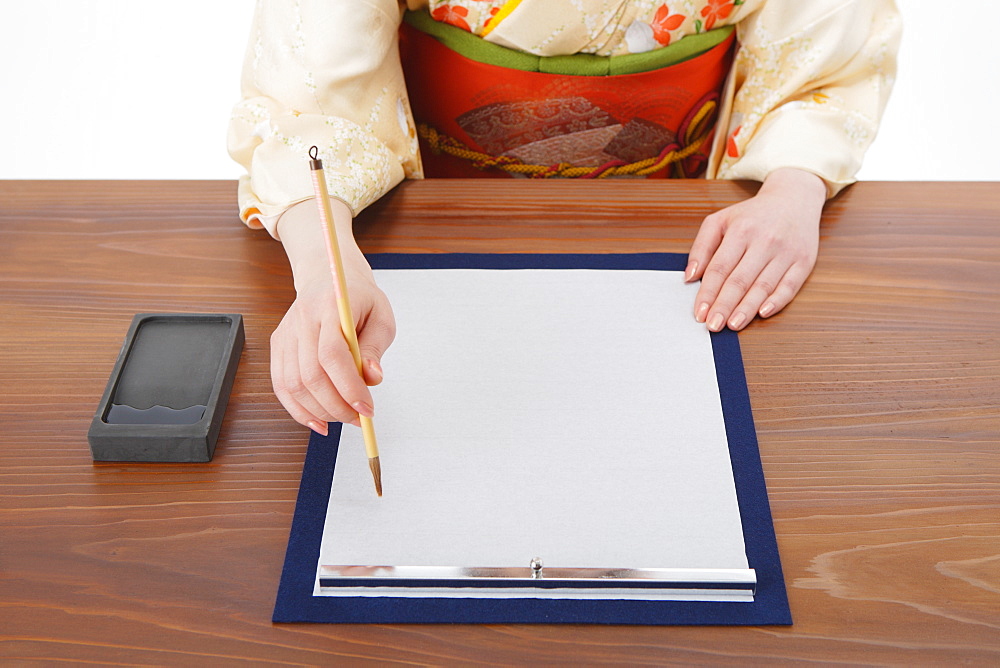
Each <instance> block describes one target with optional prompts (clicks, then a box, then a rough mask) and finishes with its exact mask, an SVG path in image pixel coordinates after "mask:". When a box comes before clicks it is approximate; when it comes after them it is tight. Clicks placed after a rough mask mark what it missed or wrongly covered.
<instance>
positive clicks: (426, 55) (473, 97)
mask: <svg viewBox="0 0 1000 668" xmlns="http://www.w3.org/2000/svg"><path fill="white" fill-rule="evenodd" d="M477 39H478V38H477ZM682 41H683V40H682ZM734 42H735V34H734V33H732V32H730V33H729V34H728V36H727V37H726V38H725V39H724V40H722V41H721V42H718V43H717V44H716V45H714V46H712V47H711V48H709V49H707V50H706V51H704V52H702V53H700V54H697V55H695V56H693V57H691V58H688V59H687V60H683V61H682V62H678V63H676V64H673V65H669V66H667V67H662V68H659V69H653V70H650V71H644V72H637V73H634V74H610V75H606V76H588V75H578V74H551V73H547V72H539V71H525V70H521V69H514V68H510V67H504V66H501V65H496V64H490V63H486V62H480V61H478V60H473V59H472V58H469V57H466V56H464V55H462V54H461V53H459V52H457V51H455V50H453V49H451V48H449V47H448V46H445V45H444V44H442V43H441V42H440V41H439V40H438V39H436V38H435V37H433V36H431V35H430V34H427V33H426V32H423V31H421V30H418V29H417V28H415V27H413V26H412V25H410V24H409V23H407V22H404V23H403V25H402V27H401V29H400V55H401V59H402V63H403V71H404V74H405V77H406V83H407V91H408V95H409V98H410V105H411V107H412V109H413V115H414V119H415V121H416V122H417V128H418V133H419V135H420V142H421V157H422V160H423V165H424V173H425V175H426V176H428V177H470V176H481V177H482V176H489V177H498V176H499V177H504V176H526V177H532V178H547V177H553V176H556V177H571V178H572V177H575V178H603V177H608V176H646V177H660V178H664V177H666V178H669V177H695V176H700V175H702V174H703V173H704V171H705V166H706V164H707V161H708V156H707V152H708V150H709V147H710V146H711V141H712V135H713V133H714V129H715V120H716V116H717V113H716V112H717V104H716V103H717V101H718V99H719V95H720V94H721V92H722V87H723V85H724V84H725V80H726V76H727V75H728V73H729V69H730V65H731V63H732V57H733V44H734ZM678 44H680V42H678ZM497 48H502V47H497ZM515 53H516V52H515ZM623 57H624V58H630V57H632V56H623ZM571 58H572V57H571ZM587 58H591V59H595V58H596V57H594V56H587Z"/></svg>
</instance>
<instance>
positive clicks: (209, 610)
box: [0, 180, 1000, 665]
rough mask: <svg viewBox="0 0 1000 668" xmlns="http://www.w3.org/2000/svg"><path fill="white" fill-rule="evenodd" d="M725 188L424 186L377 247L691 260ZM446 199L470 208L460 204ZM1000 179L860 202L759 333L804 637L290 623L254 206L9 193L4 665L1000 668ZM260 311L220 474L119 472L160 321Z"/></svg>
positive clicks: (0, 482) (791, 580)
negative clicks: (148, 317) (281, 602)
mask: <svg viewBox="0 0 1000 668" xmlns="http://www.w3.org/2000/svg"><path fill="white" fill-rule="evenodd" d="M751 192H752V187H751V186H749V185H741V184H736V183H724V182H704V181H694V182H669V183H663V182H660V183H652V182H614V183H610V182H609V183H603V182H597V183H587V184H584V183H576V182H552V183H543V182H524V181H521V182H511V181H492V180H489V181H488V180H482V181H444V180H441V181H428V182H413V183H407V184H405V185H404V186H402V187H400V188H398V189H397V190H396V191H394V192H393V193H392V194H391V195H390V196H388V197H387V198H386V199H385V200H384V201H383V202H381V203H380V204H378V205H376V206H375V207H373V208H372V209H370V210H369V211H367V212H365V213H364V214H363V216H362V217H361V218H360V219H359V221H358V223H357V230H358V236H359V239H360V242H361V245H362V247H363V248H364V250H366V251H369V252H378V251H401V252H414V253H423V252H440V251H474V252H483V251H487V252H509V251H522V252H595V251H596V252H606V251H607V252H612V251H614V252H631V251H678V252H684V251H686V250H687V249H688V246H689V244H690V242H691V240H692V239H693V237H694V234H695V230H696V229H697V226H698V224H699V222H700V220H701V219H702V218H703V217H704V216H705V215H706V214H708V213H710V212H711V211H713V210H715V209H717V208H719V207H722V206H724V205H727V204H730V203H732V202H735V201H737V200H738V199H740V198H743V197H745V196H747V195H748V194H749V193H751ZM445 203H447V205H446V206H445V205H444V204H445ZM998 219H1000V183H992V184H988V183H981V184H974V183H964V184H963V183H905V184H904V183H862V184H858V185H856V186H854V187H852V188H850V189H849V190H848V191H847V192H846V193H844V194H843V195H842V196H840V197H839V198H838V199H836V200H835V201H833V202H831V203H830V204H829V205H828V208H827V212H826V215H825V219H824V224H823V228H822V242H821V244H822V245H821V251H820V260H819V264H818V266H817V267H816V270H815V273H814V274H813V276H812V278H811V279H810V281H809V282H808V283H807V285H806V287H805V289H804V290H803V292H802V293H801V294H800V296H799V297H798V298H797V299H796V300H795V301H794V302H793V304H792V305H791V306H790V307H789V308H788V309H786V311H784V312H783V313H781V314H779V315H777V316H775V317H774V318H772V319H770V320H768V321H764V322H757V323H755V324H753V325H752V326H751V327H750V328H749V329H747V330H746V331H745V332H744V333H742V334H741V335H740V339H741V342H742V346H743V354H744V358H745V361H746V371H747V377H748V383H749V387H750V395H751V399H752V403H753V408H754V415H755V418H756V423H757V430H758V435H759V439H760V450H761V455H762V458H763V463H764V471H765V475H766V477H767V483H768V487H769V492H770V499H771V504H772V508H773V512H774V519H775V527H776V530H777V535H778V543H779V547H780V550H781V556H782V560H783V565H784V569H785V577H786V581H787V585H788V590H789V596H790V599H791V607H792V614H793V616H794V618H795V624H794V626H791V627H758V628H737V627H718V628H714V627H713V628H693V627H665V628H656V627H604V626H543V625H539V626H461V625H456V626H420V625H414V626H348V625H344V626H337V625H272V624H271V621H270V617H271V609H272V605H273V603H274V597H275V592H276V590H277V585H278V578H279V573H280V569H281V566H282V560H283V556H284V551H285V546H286V541H287V538H288V530H289V526H290V523H291V517H292V512H293V508H294V503H295V495H296V491H297V489H298V483H299V474H300V471H301V467H302V462H303V456H304V453H305V447H306V441H307V437H306V436H307V435H306V432H305V430H304V429H303V428H301V427H299V426H298V425H297V424H295V423H294V422H293V421H292V420H291V419H290V418H289V417H288V416H287V415H286V414H285V413H284V411H283V410H282V408H281V406H280V405H279V404H278V402H277V401H276V399H275V398H274V396H273V395H272V393H271V390H270V381H269V376H268V336H269V334H270V332H271V330H272V329H273V328H274V327H275V325H276V324H277V323H278V321H279V319H280V318H281V316H282V314H283V312H284V310H285V308H286V307H287V305H288V304H289V303H290V301H291V299H292V296H293V293H292V287H291V280H290V274H289V269H288V266H287V263H286V261H285V259H284V255H283V253H282V250H281V248H280V246H279V245H278V244H277V243H276V242H274V241H273V240H272V239H270V237H268V236H267V234H266V233H264V232H253V231H250V230H248V229H246V228H244V227H243V226H242V225H241V224H240V223H239V221H238V220H237V218H236V216H235V184H234V183H232V182H3V183H0V281H2V283H0V313H2V319H0V320H2V321H0V334H2V336H0V346H2V347H0V351H2V364H0V379H2V381H0V393H2V401H0V406H2V408H0V420H2V423H0V531H2V534H0V663H7V662H12V661H13V662H18V661H23V660H28V661H29V662H31V661H38V662H45V663H48V662H57V661H62V660H69V659H74V660H78V661H81V662H87V661H93V662H99V663H126V664H185V665H225V664H232V663H243V662H255V663H269V662H274V663H295V664H328V663H332V662H335V661H345V660H347V661H351V662H357V661H360V660H363V659H373V660H379V661H383V662H387V663H411V664H440V663H450V662H456V663H484V664H524V663H532V664H537V663H549V662H553V663H569V662H622V663H633V664H641V663H646V664H651V663H652V664H663V663H671V662H676V663H683V664H698V663H706V664H717V663H739V664H744V663H748V662H755V663H760V664H773V663H777V662H784V661H788V662H791V661H824V662H827V661H828V662H844V663H857V662H862V663H899V664H903V663H905V664H956V663H959V662H962V661H966V662H970V663H973V664H981V665H985V664H993V665H996V664H998V663H1000V220H998ZM147 311H195V312H238V313H242V314H244V317H245V319H246V327H247V344H246V349H245V351H244V353H243V358H242V361H241V364H240V368H239V373H238V375H237V378H236V384H235V387H234V388H233V396H232V400H231V402H230V405H229V410H228V413H227V415H226V420H225V423H224V425H223V429H222V435H221V437H220V440H219V445H218V448H217V450H216V453H215V459H214V461H212V462H211V463H208V464H183V465H181V464H119V463H112V464H108V463H103V464H94V463H93V462H92V461H91V458H90V452H89V450H88V448H87V440H86V432H87V429H88V426H89V422H90V419H91V417H92V415H93V413H94V410H95V408H96V406H97V403H98V400H99V398H100V396H101V393H102V391H103V389H104V384H105V382H106V380H107V376H108V374H109V372H110V370H111V367H112V365H113V363H114V360H115V356H116V355H117V352H118V348H119V345H120V343H121V340H122V338H123V336H124V335H125V332H126V329H127V327H128V324H129V321H130V320H131V317H132V315H133V314H134V313H136V312H147Z"/></svg>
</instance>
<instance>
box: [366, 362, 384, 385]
mask: <svg viewBox="0 0 1000 668" xmlns="http://www.w3.org/2000/svg"><path fill="white" fill-rule="evenodd" d="M368 369H369V370H370V371H371V376H372V380H374V381H376V385H377V384H378V383H379V382H381V381H382V365H381V364H379V363H378V360H373V359H370V360H368Z"/></svg>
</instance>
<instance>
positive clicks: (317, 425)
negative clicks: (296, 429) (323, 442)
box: [306, 420, 330, 436]
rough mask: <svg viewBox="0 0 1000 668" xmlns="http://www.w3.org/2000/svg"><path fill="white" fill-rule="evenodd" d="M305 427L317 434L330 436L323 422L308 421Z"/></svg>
mask: <svg viewBox="0 0 1000 668" xmlns="http://www.w3.org/2000/svg"><path fill="white" fill-rule="evenodd" d="M306 426H307V427H309V428H310V429H312V430H313V431H314V432H316V433H317V434H321V435H323V436H329V434H330V430H329V428H328V427H327V426H326V423H325V422H317V421H316V420H309V422H307V423H306Z"/></svg>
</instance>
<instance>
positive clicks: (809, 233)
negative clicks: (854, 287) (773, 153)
mask: <svg viewBox="0 0 1000 668" xmlns="http://www.w3.org/2000/svg"><path fill="white" fill-rule="evenodd" d="M825 201H826V185H825V184H824V183H823V181H822V179H820V178H819V177H818V176H816V175H815V174H812V173H810V172H806V171H803V170H800V169H790V168H788V169H779V170H776V171H774V172H772V173H771V174H770V175H768V177H767V179H765V181H764V183H763V185H762V186H761V187H760V190H759V191H758V192H757V194H756V195H755V196H754V197H751V198H750V199H748V200H745V201H743V202H739V203H738V204H734V205H733V206H730V207H727V208H725V209H723V210H721V211H719V212H717V213H713V214H712V215H710V216H708V217H707V218H705V221H704V222H703V223H702V225H701V229H700V230H699V231H698V236H697V237H696V238H695V240H694V244H693V245H692V246H691V253H690V255H689V260H688V266H687V270H686V271H685V272H684V278H685V280H686V281H688V282H690V281H694V280H696V279H698V278H700V279H701V287H700V288H699V289H698V295H697V297H695V307H694V317H695V320H697V321H698V322H707V323H708V328H709V329H710V330H711V331H713V332H718V331H720V330H721V329H722V328H723V327H724V326H726V325H728V326H729V329H732V330H740V329H743V327H745V326H746V325H747V324H749V323H750V321H751V320H753V318H754V316H755V315H757V314H760V316H761V317H762V318H766V317H768V316H771V315H773V314H775V313H777V312H778V311H780V310H781V309H783V308H784V307H785V306H786V305H788V303H789V302H790V301H792V297H794V296H795V295H796V293H797V292H798V291H799V289H800V288H801V287H802V284H803V283H805V281H806V279H807V278H808V277H809V274H810V272H812V269H813V266H814V265H815V264H816V254H817V252H818V250H819V219H820V214H821V213H822V211H823V204H824V203H825Z"/></svg>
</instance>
